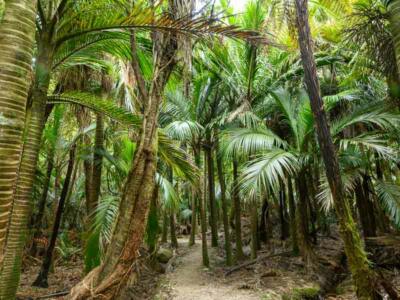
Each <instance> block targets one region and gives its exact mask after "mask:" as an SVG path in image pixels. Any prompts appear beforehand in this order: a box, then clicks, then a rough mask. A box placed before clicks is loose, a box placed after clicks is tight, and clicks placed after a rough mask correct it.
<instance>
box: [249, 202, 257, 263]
mask: <svg viewBox="0 0 400 300" xmlns="http://www.w3.org/2000/svg"><path fill="white" fill-rule="evenodd" d="M250 221H251V258H252V259H256V258H257V250H258V209H257V203H252V204H251V207H250Z"/></svg>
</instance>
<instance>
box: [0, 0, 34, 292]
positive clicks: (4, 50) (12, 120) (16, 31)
mask: <svg viewBox="0 0 400 300" xmlns="http://www.w3.org/2000/svg"><path fill="white" fill-rule="evenodd" d="M35 18H36V1H32V0H9V1H7V4H6V5H5V10H4V12H3V18H2V19H1V20H0V21H1V23H0V53H1V55H0V115H1V116H2V121H1V123H0V131H1V135H0V191H1V192H0V264H2V261H3V259H4V254H5V253H4V252H5V244H6V234H7V228H8V224H9V221H10V213H11V211H12V210H13V195H14V194H13V193H14V189H15V185H16V181H17V178H18V168H19V164H20V156H21V151H22V136H23V132H24V122H25V116H26V115H25V111H26V103H27V98H28V88H29V85H30V83H31V82H32V80H30V78H31V77H30V75H31V66H32V53H33V45H34V37H35V28H36V27H35ZM11 41H12V42H11ZM1 268H2V267H1ZM0 273H2V270H1V272H0ZM18 277H19V275H16V276H15V277H14V279H15V281H17V282H18ZM4 284H9V282H4V281H2V282H1V283H0V290H1V294H0V298H1V297H5V298H7V297H10V298H13V297H14V295H15V292H14V290H15V289H16V285H15V284H14V285H15V287H12V288H11V290H8V288H7V287H6V286H4Z"/></svg>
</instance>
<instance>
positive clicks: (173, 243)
mask: <svg viewBox="0 0 400 300" xmlns="http://www.w3.org/2000/svg"><path fill="white" fill-rule="evenodd" d="M169 230H170V231H171V247H172V248H175V249H176V248H178V239H177V238H176V222H175V213H173V212H171V213H170V214H169Z"/></svg>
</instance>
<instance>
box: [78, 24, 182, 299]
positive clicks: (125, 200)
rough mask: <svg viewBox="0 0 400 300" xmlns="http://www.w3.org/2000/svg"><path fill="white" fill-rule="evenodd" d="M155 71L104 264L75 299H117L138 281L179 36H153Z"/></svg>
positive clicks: (86, 280) (167, 34) (79, 290)
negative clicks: (160, 125)
mask: <svg viewBox="0 0 400 300" xmlns="http://www.w3.org/2000/svg"><path fill="white" fill-rule="evenodd" d="M152 36H153V39H154V48H153V49H154V53H153V57H154V70H153V79H152V82H151V87H150V89H149V93H148V95H149V96H148V98H146V99H143V107H144V114H143V121H142V128H141V132H140V136H139V140H138V147H137V149H136V152H135V156H134V159H133V162H132V167H131V170H130V171H129V174H128V176H127V179H126V183H125V186H124V189H123V192H122V196H121V203H120V207H119V215H118V219H117V222H116V226H115V230H114V233H113V236H112V239H111V243H110V246H109V247H108V249H107V252H106V255H105V258H104V262H103V263H102V265H100V266H99V267H98V268H95V269H94V270H92V271H91V272H90V273H89V274H88V275H87V276H86V277H85V278H84V279H83V281H82V282H81V283H79V284H78V285H77V286H76V287H74V288H73V290H72V291H71V298H72V299H87V298H90V297H95V295H99V294H102V296H103V297H104V296H105V297H106V298H107V297H109V298H117V297H118V295H119V293H120V292H121V288H123V287H125V286H126V285H127V284H128V282H133V281H135V279H136V274H135V273H134V270H133V268H132V265H133V263H134V262H135V260H136V259H137V255H138V250H139V247H140V245H141V243H142V241H143V237H144V232H145V229H146V225H147V215H148V211H149V206H150V201H151V197H152V196H153V190H154V186H155V174H156V167H157V165H156V157H157V127H158V124H157V121H158V114H159V109H160V105H161V103H162V94H163V90H164V87H165V85H166V83H167V81H168V78H169V76H170V74H171V72H172V69H173V67H174V65H175V59H174V57H175V53H176V48H177V45H176V36H175V35H173V34H170V33H163V34H162V33H156V32H154V33H153V34H152Z"/></svg>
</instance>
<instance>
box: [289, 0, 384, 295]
mask: <svg viewBox="0 0 400 300" xmlns="http://www.w3.org/2000/svg"><path fill="white" fill-rule="evenodd" d="M296 13H297V29H298V37H299V45H300V50H301V58H302V63H303V68H304V75H305V83H306V86H307V91H308V94H309V97H310V102H311V108H312V112H313V115H314V120H315V126H316V129H317V130H316V131H317V136H318V142H319V145H320V148H321V152H322V157H323V160H324V163H325V168H326V176H327V178H328V181H329V186H330V189H331V192H332V197H333V201H334V205H335V211H336V216H337V219H338V223H339V230H340V235H341V237H342V239H343V242H344V248H345V252H346V256H347V259H348V263H349V268H350V270H351V273H352V278H353V282H354V285H355V287H356V293H357V297H358V298H359V299H377V298H379V297H378V294H377V292H376V280H375V279H376V276H375V275H374V273H373V272H372V270H371V269H370V267H369V262H368V259H367V256H366V253H365V251H364V249H363V245H362V242H361V239H360V235H359V232H358V231H357V228H356V225H355V223H354V221H353V218H352V216H351V212H350V208H349V205H348V202H347V201H346V199H345V191H344V188H343V184H342V180H341V176H340V168H339V162H338V158H337V154H336V150H335V147H334V144H333V141H332V137H331V135H330V131H329V126H328V122H327V118H326V114H325V110H324V106H323V101H322V98H321V95H320V89H319V81H318V77H317V69H316V64H315V59H314V54H313V49H312V40H311V33H310V27H309V23H308V8H307V0H296Z"/></svg>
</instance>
